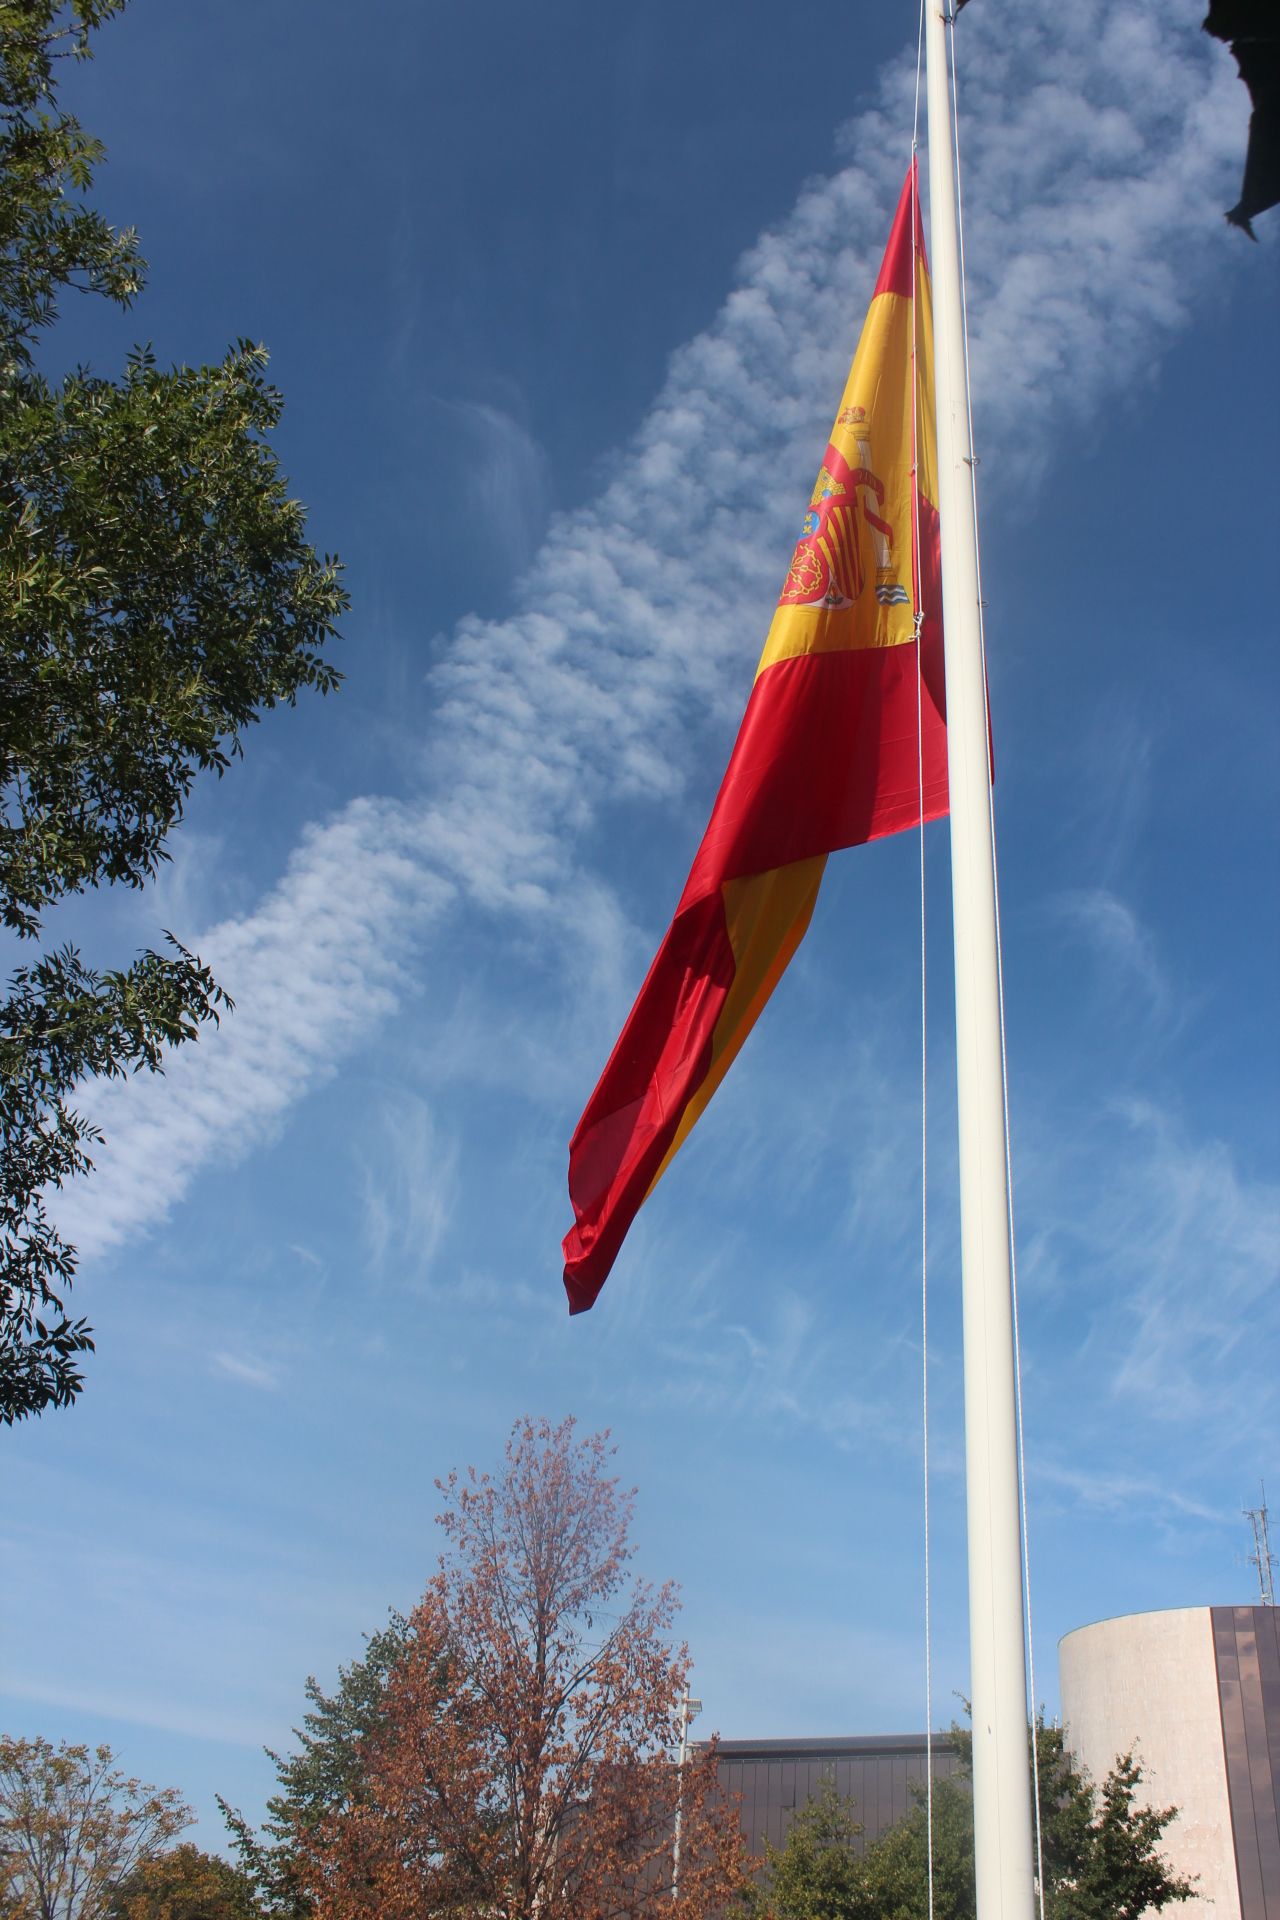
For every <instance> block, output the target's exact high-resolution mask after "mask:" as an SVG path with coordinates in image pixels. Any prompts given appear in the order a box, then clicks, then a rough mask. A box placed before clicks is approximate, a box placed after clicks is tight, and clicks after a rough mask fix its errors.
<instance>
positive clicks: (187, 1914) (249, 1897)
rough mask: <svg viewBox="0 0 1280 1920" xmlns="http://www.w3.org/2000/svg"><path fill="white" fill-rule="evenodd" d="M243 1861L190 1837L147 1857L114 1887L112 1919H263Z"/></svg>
mask: <svg viewBox="0 0 1280 1920" xmlns="http://www.w3.org/2000/svg"><path fill="white" fill-rule="evenodd" d="M259 1912H260V1909H259V1907H258V1904H257V1901H256V1900H255V1899H254V1896H253V1888H252V1886H251V1885H250V1883H249V1880H248V1878H247V1877H246V1875H245V1874H243V1873H241V1871H240V1869H239V1868H238V1867H233V1866H231V1865H230V1864H229V1863H228V1862H227V1861H226V1860H220V1859H219V1858H218V1856H217V1854H216V1853H202V1852H201V1851H200V1848H199V1847H193V1846H191V1845H190V1843H185V1844H184V1845H182V1846H180V1847H174V1848H172V1849H171V1850H170V1851H169V1852H168V1853H161V1854H157V1855H156V1856H155V1858H154V1859H151V1860H143V1861H141V1862H140V1863H139V1865H138V1866H136V1867H135V1868H134V1869H133V1871H132V1872H131V1873H128V1874H126V1875H125V1877H124V1878H123V1879H122V1880H121V1881H120V1882H119V1883H118V1884H117V1885H116V1886H115V1887H114V1888H113V1889H112V1892H111V1898H110V1901H109V1903H108V1906H107V1920H257V1916H258V1914H259Z"/></svg>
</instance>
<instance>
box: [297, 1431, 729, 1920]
mask: <svg viewBox="0 0 1280 1920" xmlns="http://www.w3.org/2000/svg"><path fill="white" fill-rule="evenodd" d="M612 1456H613V1448H612V1447H611V1446H610V1445H609V1442H608V1437H607V1435H604V1434H596V1435H592V1436H591V1437H590V1438H587V1439H578V1438H577V1436H576V1435H575V1432H574V1423H573V1421H572V1420H566V1421H564V1422H562V1423H561V1424H560V1425H559V1426H557V1427H553V1426H551V1425H550V1424H549V1423H548V1422H546V1421H533V1420H522V1421H519V1422H518V1423H517V1424H516V1427H515V1429H514V1430H513V1432H512V1435H511V1438H510V1440H509V1442H508V1445H507V1451H506V1464H505V1467H504V1469H503V1471H502V1472H501V1473H500V1474H499V1475H497V1476H496V1477H494V1478H490V1476H489V1475H488V1474H483V1473H477V1472H476V1471H475V1470H474V1469H471V1470H468V1471H467V1472H466V1473H464V1474H457V1473H454V1474H450V1476H449V1478H448V1479H447V1480H445V1481H441V1482H438V1483H437V1484H438V1486H439V1488H440V1492H441V1494H442V1496H443V1499H444V1512H443V1513H442V1515H441V1516H440V1518H441V1525H442V1526H443V1528H444V1530H445V1535H446V1542H447V1544H446V1549H445V1552H444V1554H443V1555H442V1557H441V1561H440V1568H439V1571H438V1572H437V1574H436V1576H435V1578H434V1579H433V1580H432V1581H431V1584H430V1585H429V1587H428V1588H427V1591H426V1593H425V1595H424V1596H423V1599H422V1601H421V1603H420V1605H419V1606H418V1607H417V1608H416V1610H415V1611H414V1613H413V1615H412V1616H411V1618H410V1621H409V1628H410V1631H409V1632H408V1633H407V1634H406V1635H405V1637H404V1651H403V1654H402V1656H401V1657H400V1658H399V1659H398V1661H397V1663H396V1664H395V1666H394V1667H393V1668H392V1670H391V1671H390V1673H389V1675H388V1678H387V1682H386V1687H385V1693H384V1696H383V1699H382V1703H381V1711H380V1712H379V1714H378V1715H377V1716H376V1720H375V1722H374V1724H373V1727H372V1731H371V1732H370V1733H369V1735H368V1736H367V1738H366V1739H365V1740H363V1741H362V1742H361V1743H360V1746H359V1759H360V1765H359V1767H358V1769H357V1773H356V1777H355V1778H354V1779H353V1780H351V1781H349V1782H348V1784H347V1788H346V1791H345V1792H344V1794H343V1797H342V1799H341V1801H340V1802H339V1803H336V1804H334V1805H332V1806H331V1807H330V1808H329V1809H328V1811H327V1812H326V1813H324V1814H323V1815H322V1816H321V1817H320V1818H319V1819H318V1820H317V1821H315V1822H314V1823H312V1824H310V1825H307V1826H301V1825H300V1828H299V1830H298V1832H297V1834H296V1839H295V1844H296V1848H297V1854H296V1859H297V1866H298V1876H299V1880H300V1882H301V1884H302V1886H303V1887H305V1889H306V1891H307V1893H308V1895H309V1897H310V1901H311V1902H312V1905H313V1911H314V1912H315V1913H316V1914H317V1915H318V1916H320V1917H321V1920H371V1917H372V1916H374V1915H377V1916H378V1917H379V1920H418V1916H420V1915H422V1914H432V1915H438V1914H456V1915H463V1914H467V1915H480V1914H483V1915H484V1916H486V1920H633V1917H635V1920H639V1916H643V1915H655V1916H656V1915H658V1914H659V1913H660V1914H662V1915H664V1916H670V1920H702V1917H703V1916H704V1915H709V1914H712V1913H715V1912H722V1911H724V1910H725V1909H726V1908H727V1907H728V1906H729V1904H730V1903H731V1901H733V1900H734V1898H735V1897H736V1896H737V1894H738V1893H739V1892H740V1890H741V1888H742V1886H743V1884H744V1881H745V1868H744V1862H743V1857H742V1842H741V1838H740V1833H739V1828H738V1821H737V1815H736V1810H735V1808H734V1807H733V1806H732V1805H731V1804H729V1803H727V1802H726V1801H725V1800H724V1799H723V1798H722V1797H721V1796H720V1795H719V1794H718V1792H717V1790H716V1778H715V1765H716V1762H715V1752H714V1748H713V1747H712V1748H706V1749H702V1750H701V1751H699V1752H698V1753H697V1754H696V1755H695V1756H694V1757H693V1758H692V1759H691V1760H690V1761H689V1762H688V1763H687V1764H686V1765H684V1766H683V1767H679V1766H677V1765H676V1764H675V1762H674V1759H673V1751H674V1749H675V1747H676V1744H677V1741H678V1716H679V1702H680V1698H681V1695H682V1694H683V1692H684V1689H685V1685H686V1679H687V1674H688V1654H687V1650H686V1649H685V1648H684V1647H682V1646H677V1645H673V1643H672V1639H671V1629H672V1622H673V1619H674V1615H675V1610H676V1599H675V1594H674V1590H673V1589H672V1588H671V1587H670V1586H669V1585H667V1586H662V1587H658V1588H654V1587H651V1586H648V1585H646V1584H645V1583H643V1582H642V1581H639V1580H634V1581H633V1580H631V1579H630V1578H629V1572H628V1567H629V1562H630V1560H631V1557H632V1553H633V1549H632V1547H631V1545H630V1542H629V1528H630V1521H631V1509H632V1498H633V1496H632V1494H631V1493H629V1492H626V1491H624V1490H623V1489H622V1488H621V1487H620V1486H619V1483H618V1480H617V1478H616V1476H615V1475H613V1474H612V1473H611V1472H610V1463H611V1460H612ZM677 1807H678V1808H679V1811H680V1845H679V1856H678V1868H677V1864H676V1849H675V1832H676V1813H677Z"/></svg>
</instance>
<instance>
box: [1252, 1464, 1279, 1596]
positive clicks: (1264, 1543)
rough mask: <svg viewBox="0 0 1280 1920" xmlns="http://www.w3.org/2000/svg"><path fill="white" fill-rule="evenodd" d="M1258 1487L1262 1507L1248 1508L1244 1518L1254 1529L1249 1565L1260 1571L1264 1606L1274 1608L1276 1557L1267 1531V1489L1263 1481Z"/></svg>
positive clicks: (1259, 1581) (1259, 1576) (1259, 1583)
mask: <svg viewBox="0 0 1280 1920" xmlns="http://www.w3.org/2000/svg"><path fill="white" fill-rule="evenodd" d="M1258 1485H1259V1487H1260V1488H1261V1491H1262V1504H1261V1506H1258V1507H1246V1508H1245V1510H1244V1517H1245V1519H1246V1520H1247V1521H1248V1522H1249V1523H1250V1525H1251V1526H1252V1528H1253V1552H1252V1553H1251V1554H1250V1555H1249V1565H1250V1566H1251V1567H1256V1568H1257V1569H1258V1586H1259V1588H1260V1589H1261V1592H1262V1604H1263V1606H1264V1607H1274V1605H1275V1603H1276V1582H1275V1565H1276V1557H1275V1555H1274V1553H1272V1551H1271V1540H1270V1536H1269V1534H1268V1531H1267V1489H1266V1487H1265V1486H1264V1485H1263V1483H1262V1481H1261V1480H1260V1481H1259V1482H1258Z"/></svg>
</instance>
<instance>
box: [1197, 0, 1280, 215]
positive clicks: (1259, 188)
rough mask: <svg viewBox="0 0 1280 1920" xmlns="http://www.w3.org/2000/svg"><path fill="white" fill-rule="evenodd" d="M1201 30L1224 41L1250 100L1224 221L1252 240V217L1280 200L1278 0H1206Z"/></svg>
mask: <svg viewBox="0 0 1280 1920" xmlns="http://www.w3.org/2000/svg"><path fill="white" fill-rule="evenodd" d="M1204 30H1205V32H1206V33H1211V34H1212V35H1213V37H1214V39H1215V40H1225V41H1227V43H1228V44H1229V46H1230V48H1231V51H1232V53H1233V54H1234V55H1235V57H1236V65H1237V66H1238V67H1239V69H1240V78H1241V79H1242V80H1243V81H1244V83H1245V85H1246V87H1248V89H1249V98H1250V99H1251V100H1252V101H1253V116H1252V118H1251V119H1250V121H1249V149H1248V152H1247V153H1246V154H1245V161H1244V181H1243V184H1242V185H1241V188H1240V198H1239V200H1238V201H1237V202H1236V204H1235V206H1234V207H1232V209H1231V211H1230V213H1229V214H1228V215H1227V219H1228V220H1229V221H1230V222H1231V224H1232V226H1233V227H1241V228H1242V229H1243V230H1244V232H1245V233H1247V234H1248V236H1249V238H1250V239H1251V240H1256V239H1257V237H1258V236H1257V234H1256V233H1255V232H1254V230H1253V225H1252V222H1253V220H1254V218H1255V216H1256V215H1257V214H1259V213H1265V212H1266V211H1267V209H1268V208H1269V207H1274V206H1275V205H1276V204H1277V202H1280V0H1210V6H1209V11H1208V13H1207V14H1206V15H1205V18H1204Z"/></svg>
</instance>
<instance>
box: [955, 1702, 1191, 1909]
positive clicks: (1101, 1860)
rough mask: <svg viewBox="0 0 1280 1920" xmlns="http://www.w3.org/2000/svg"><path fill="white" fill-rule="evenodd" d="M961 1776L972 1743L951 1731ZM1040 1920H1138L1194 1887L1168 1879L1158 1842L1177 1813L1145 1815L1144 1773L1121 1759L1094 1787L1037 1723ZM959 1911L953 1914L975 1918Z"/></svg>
mask: <svg viewBox="0 0 1280 1920" xmlns="http://www.w3.org/2000/svg"><path fill="white" fill-rule="evenodd" d="M951 1738H952V1740H953V1741H954V1743H955V1745H956V1747H957V1748H958V1749H959V1752H960V1754H961V1757H962V1760H963V1763H964V1766H965V1769H966V1771H967V1770H968V1769H969V1767H970V1765H971V1763H972V1755H973V1740H972V1736H971V1734H970V1733H969V1730H968V1728H966V1727H952V1729H951ZM1036 1767H1037V1770H1038V1773H1039V1777H1040V1834H1041V1846H1042V1849H1043V1855H1044V1883H1045V1901H1044V1907H1045V1920H1140V1916H1141V1915H1143V1914H1146V1913H1148V1912H1152V1913H1158V1912H1160V1911H1161V1910H1162V1909H1163V1908H1164V1907H1167V1906H1172V1905H1176V1904H1178V1903H1179V1902H1181V1901H1183V1900H1189V1899H1191V1898H1192V1896H1193V1895H1194V1893H1195V1887H1194V1885H1193V1884H1192V1882H1191V1881H1189V1880H1184V1879H1182V1878H1181V1877H1180V1876H1179V1875H1177V1874H1174V1873H1171V1872H1170V1871H1169V1868H1168V1865H1167V1863H1166V1862H1165V1860H1164V1857H1163V1854H1162V1852H1161V1842H1162V1840H1163V1838H1164V1834H1165V1831H1166V1829H1167V1828H1168V1826H1169V1823H1170V1821H1171V1820H1172V1819H1173V1818H1174V1816H1175V1815H1176V1813H1177V1811H1178V1809H1177V1808H1176V1807H1147V1806H1145V1805H1143V1804H1141V1802H1140V1800H1139V1796H1138V1789H1139V1787H1140V1785H1141V1783H1142V1768H1141V1767H1140V1766H1139V1764H1138V1762H1137V1761H1136V1760H1135V1759H1134V1757H1133V1755H1132V1753H1127V1754H1124V1755H1122V1756H1121V1757H1120V1758H1119V1759H1118V1760H1117V1761H1116V1764H1115V1766H1114V1767H1113V1768H1112V1769H1111V1771H1110V1772H1109V1773H1108V1775H1107V1777H1106V1779H1105V1780H1104V1781H1103V1783H1102V1785H1101V1786H1100V1787H1099V1786H1096V1785H1095V1784H1094V1782H1093V1781H1092V1780H1091V1779H1090V1777H1089V1774H1088V1772H1087V1771H1086V1770H1085V1768H1084V1767H1082V1766H1081V1765H1080V1763H1079V1762H1078V1761H1077V1760H1076V1759H1075V1757H1074V1755H1073V1754H1072V1753H1071V1750H1070V1748H1069V1747H1068V1746H1067V1743H1066V1739H1065V1736H1064V1734H1063V1730H1062V1728H1061V1727H1051V1726H1046V1724H1045V1720H1044V1715H1043V1714H1040V1715H1038V1716H1037V1719H1036ZM972 1910H973V1909H972V1905H970V1906H969V1907H968V1908H957V1909H956V1912H957V1914H960V1913H964V1914H968V1913H971V1912H972Z"/></svg>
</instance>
